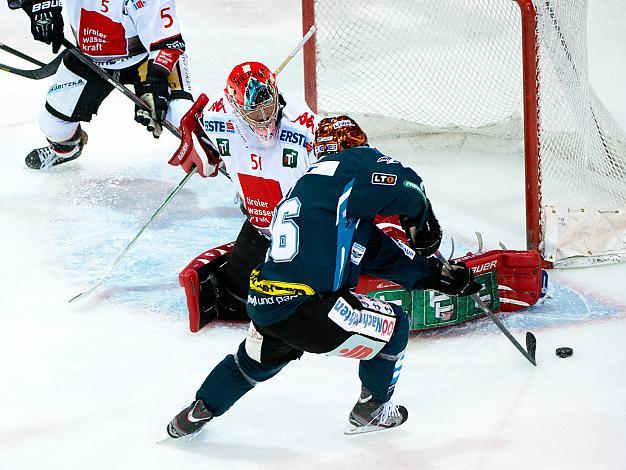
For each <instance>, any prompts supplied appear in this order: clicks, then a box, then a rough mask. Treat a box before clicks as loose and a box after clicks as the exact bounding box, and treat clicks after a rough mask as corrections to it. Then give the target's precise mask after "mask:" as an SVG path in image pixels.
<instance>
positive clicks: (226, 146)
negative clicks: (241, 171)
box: [215, 139, 230, 157]
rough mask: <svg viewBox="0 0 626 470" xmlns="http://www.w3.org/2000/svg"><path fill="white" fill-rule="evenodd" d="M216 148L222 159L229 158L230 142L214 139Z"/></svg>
mask: <svg viewBox="0 0 626 470" xmlns="http://www.w3.org/2000/svg"><path fill="white" fill-rule="evenodd" d="M215 142H216V143H217V148H218V149H219V151H220V155H221V156H222V157H230V141H229V140H228V139H215Z"/></svg>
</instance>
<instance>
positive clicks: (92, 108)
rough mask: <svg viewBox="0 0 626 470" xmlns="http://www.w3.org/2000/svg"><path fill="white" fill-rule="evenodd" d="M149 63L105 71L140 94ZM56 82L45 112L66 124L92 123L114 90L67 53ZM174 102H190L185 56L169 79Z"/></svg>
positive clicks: (56, 75) (51, 89) (57, 73)
mask: <svg viewBox="0 0 626 470" xmlns="http://www.w3.org/2000/svg"><path fill="white" fill-rule="evenodd" d="M147 64H148V61H147V60H144V61H143V62H141V63H139V64H136V65H133V66H131V67H128V68H125V69H120V70H106V69H105V72H106V73H107V74H109V75H110V76H112V77H114V78H115V79H117V80H118V81H120V82H121V83H122V84H132V85H134V86H135V89H136V91H137V92H138V93H139V92H140V90H141V83H142V82H143V81H145V79H146V71H147ZM53 80H54V82H53V84H52V86H51V87H50V89H49V90H48V94H47V95H46V110H47V111H48V112H49V113H50V114H52V115H53V116H55V117H57V118H59V119H62V120H64V121H71V122H79V121H83V122H89V121H91V117H92V116H93V115H94V114H96V113H97V112H98V109H99V108H100V105H101V104H102V102H103V101H104V99H105V98H106V97H107V96H108V95H109V93H111V91H112V90H113V86H112V85H110V84H109V83H108V82H106V81H105V80H103V79H102V78H101V77H100V76H99V75H98V74H97V73H95V72H93V71H92V70H91V69H90V68H89V67H87V66H86V65H85V64H83V63H82V62H81V61H80V60H79V59H77V58H76V57H75V56H74V54H71V53H68V54H66V55H65V57H64V58H63V62H62V63H61V64H60V65H59V68H58V70H57V72H56V74H55V75H54V78H53ZM168 81H169V84H170V90H171V99H172V100H174V99H188V100H191V99H192V96H191V85H190V80H189V73H188V68H187V58H186V56H185V55H184V54H183V55H182V56H181V57H180V59H179V61H178V63H177V64H176V66H175V67H174V70H173V71H172V73H171V74H170V76H169V77H168Z"/></svg>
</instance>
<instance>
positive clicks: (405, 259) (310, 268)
mask: <svg viewBox="0 0 626 470" xmlns="http://www.w3.org/2000/svg"><path fill="white" fill-rule="evenodd" d="M429 204H430V203H429V202H428V200H427V199H426V195H425V193H424V190H423V186H422V180H421V178H420V177H419V176H418V175H417V174H416V173H415V172H414V171H413V170H411V169H410V168H406V167H404V166H402V165H401V164H400V163H399V162H397V161H395V160H393V159H391V158H389V157H387V156H385V155H383V154H382V153H380V152H379V151H378V150H376V149H373V148H370V147H353V148H350V149H347V150H344V151H343V152H341V153H339V154H331V155H328V156H326V157H324V158H322V159H320V160H319V161H318V162H317V163H315V164H313V165H312V166H311V168H309V170H308V171H307V173H306V174H305V175H304V176H303V177H302V178H301V179H300V180H299V181H298V183H297V184H296V185H295V186H294V188H293V189H292V190H291V191H290V192H289V193H288V194H287V195H286V196H285V198H284V199H283V200H282V201H281V202H280V204H279V205H278V206H277V207H276V211H275V214H274V220H273V222H272V226H271V229H270V232H271V246H270V249H269V251H268V255H267V258H266V261H265V263H264V264H262V265H260V266H259V267H257V268H256V269H255V270H254V271H253V272H252V276H251V279H250V291H249V295H248V313H249V315H250V317H251V318H252V319H253V320H254V321H255V322H256V323H258V324H260V325H268V324H272V323H275V322H278V321H280V320H283V319H284V318H286V317H288V316H289V315H291V313H293V311H294V310H295V308H296V307H297V306H298V305H299V304H300V303H302V302H304V301H305V300H306V298H307V296H311V295H316V294H321V293H325V292H326V293H327V292H336V291H338V290H340V289H345V288H350V287H354V286H355V285H356V284H357V281H358V278H359V275H360V273H361V272H363V273H364V274H371V275H377V274H378V273H383V272H384V273H385V277H386V278H387V279H388V280H390V281H393V282H396V283H398V284H400V285H402V286H403V287H405V288H406V289H408V290H411V289H414V288H419V287H420V286H421V283H420V282H419V281H420V280H422V279H424V278H426V277H428V276H430V275H431V274H432V273H433V268H432V264H431V263H430V262H429V261H428V260H427V259H426V258H423V257H419V256H416V254H415V252H413V250H411V249H410V248H409V247H408V246H406V245H404V244H403V243H401V242H399V241H397V240H393V239H392V238H390V237H388V236H386V235H385V234H383V233H382V232H381V231H380V229H379V228H377V227H376V226H375V224H374V222H373V219H374V218H375V216H376V215H377V214H379V215H383V216H384V215H405V216H408V217H410V218H412V219H416V220H420V218H422V217H424V216H425V213H426V209H427V208H428V205H429Z"/></svg>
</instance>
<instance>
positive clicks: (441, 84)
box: [302, 0, 626, 267]
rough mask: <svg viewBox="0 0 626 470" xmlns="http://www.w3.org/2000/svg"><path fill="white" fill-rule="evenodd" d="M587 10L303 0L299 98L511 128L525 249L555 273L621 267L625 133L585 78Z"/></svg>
mask: <svg viewBox="0 0 626 470" xmlns="http://www.w3.org/2000/svg"><path fill="white" fill-rule="evenodd" d="M586 16H587V1H586V0H559V1H556V0H361V1H360V2H353V1H351V0H302V18H303V30H304V31H307V30H308V29H309V28H310V26H311V25H313V24H315V25H316V26H317V28H318V30H317V34H316V36H314V38H313V40H311V41H309V43H308V44H307V45H306V46H305V49H304V58H305V62H304V73H305V95H306V99H307V102H308V104H309V106H311V108H312V109H313V110H314V111H316V112H329V113H330V112H353V113H368V114H373V115H379V116H396V117H400V118H401V119H403V120H406V121H410V122H413V123H416V124H419V126H420V127H421V128H425V129H426V132H431V133H432V132H433V131H432V129H436V131H435V132H437V133H445V132H450V133H454V132H457V133H458V132H460V131H462V132H465V133H470V132H483V130H484V129H488V130H489V132H492V130H493V129H499V127H502V128H503V129H504V134H505V135H504V136H503V138H509V137H510V136H509V135H508V133H509V131H510V129H511V128H512V127H514V126H515V125H517V126H518V127H519V128H520V129H519V138H520V139H523V149H524V159H525V188H526V190H525V192H526V239H527V245H528V248H529V249H536V250H539V251H540V252H541V254H542V257H543V259H544V260H545V262H546V264H548V265H551V264H554V265H555V266H559V267H570V266H586V265H593V264H596V263H602V262H615V261H621V260H623V259H625V258H626V135H625V134H624V132H623V130H622V129H621V128H620V127H619V126H618V125H617V124H616V122H615V121H614V120H613V118H612V117H611V116H610V114H609V113H608V112H607V110H606V109H605V107H604V105H603V104H602V102H601V101H600V100H599V99H598V97H597V96H596V95H595V93H594V92H593V89H592V88H591V86H590V85H589V80H588V75H587V46H586V34H585V32H586ZM368 70H374V71H375V72H372V73H369V74H368ZM388 92H389V93H388ZM396 94H399V95H401V96H399V97H398V101H397V102H394V101H393V100H394V97H395V95H396ZM432 97H434V98H432ZM404 103H408V104H409V106H407V107H403V104H404ZM409 108H417V109H409ZM392 110H393V111H392ZM515 116H518V117H519V122H518V123H517V124H516V123H515V119H516V118H515Z"/></svg>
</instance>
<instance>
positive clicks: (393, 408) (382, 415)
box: [372, 401, 402, 425]
mask: <svg viewBox="0 0 626 470" xmlns="http://www.w3.org/2000/svg"><path fill="white" fill-rule="evenodd" d="M401 416H402V415H401V414H400V407H399V406H398V405H396V404H395V403H393V402H392V401H388V402H386V403H383V404H382V405H381V410H380V412H379V413H378V415H376V416H375V417H374V419H373V420H372V422H373V421H376V420H378V422H379V424H382V425H386V424H387V420H390V421H393V420H395V419H396V418H400V417H401Z"/></svg>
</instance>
